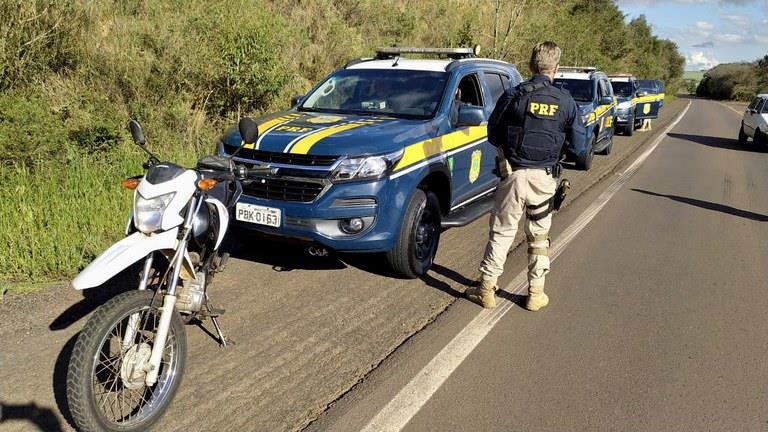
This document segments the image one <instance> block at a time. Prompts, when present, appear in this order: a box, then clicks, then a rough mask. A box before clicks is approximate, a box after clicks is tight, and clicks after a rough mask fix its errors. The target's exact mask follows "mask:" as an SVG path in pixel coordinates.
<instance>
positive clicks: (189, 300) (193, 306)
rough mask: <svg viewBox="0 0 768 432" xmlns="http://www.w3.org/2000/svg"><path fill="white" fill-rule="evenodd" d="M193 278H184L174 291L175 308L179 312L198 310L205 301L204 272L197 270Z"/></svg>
mask: <svg viewBox="0 0 768 432" xmlns="http://www.w3.org/2000/svg"><path fill="white" fill-rule="evenodd" d="M195 277H196V279H195V280H185V281H184V284H183V285H182V286H181V287H179V289H178V291H176V308H177V309H178V310H179V312H185V313H193V312H200V309H202V308H203V302H204V301H205V283H206V277H205V272H197V274H195Z"/></svg>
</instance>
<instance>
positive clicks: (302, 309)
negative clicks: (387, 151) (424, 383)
mask: <svg viewBox="0 0 768 432" xmlns="http://www.w3.org/2000/svg"><path fill="white" fill-rule="evenodd" d="M687 103H688V101H687V100H678V101H676V102H673V103H669V104H667V105H666V106H665V108H664V109H663V111H662V117H661V118H660V119H659V120H658V121H657V122H655V123H654V129H655V130H654V131H653V132H651V133H637V134H636V135H635V136H633V137H617V138H616V142H615V144H614V151H613V153H612V154H611V155H610V156H597V157H596V158H595V164H594V166H593V169H592V170H590V171H589V172H578V171H570V170H567V171H566V173H567V176H568V177H569V178H570V179H571V180H572V181H573V184H574V186H575V187H574V191H573V192H574V193H573V198H572V200H571V201H569V207H568V208H566V210H565V211H563V212H561V213H560V214H558V215H557V216H556V218H555V229H554V232H553V234H554V235H555V238H556V236H557V234H558V233H559V232H560V231H561V230H562V229H563V228H564V227H565V226H568V225H570V224H571V222H573V221H574V220H576V219H577V217H578V215H579V214H580V212H581V211H582V210H583V209H584V208H586V207H587V206H589V205H590V203H592V202H593V201H594V199H595V198H597V197H598V195H599V194H600V192H601V190H602V189H604V188H605V187H607V186H608V185H609V184H610V183H611V182H612V180H613V178H615V177H616V173H617V172H621V170H622V169H623V168H622V167H624V166H626V164H627V163H628V162H629V161H631V160H632V159H634V158H635V157H636V156H637V154H638V153H639V152H640V151H643V149H644V148H647V147H648V145H649V142H651V141H653V139H654V137H655V135H656V134H658V132H659V131H660V130H661V129H663V128H664V125H665V124H669V123H670V122H671V121H672V119H673V118H674V117H676V116H677V114H679V113H680V112H681V110H682V109H683V108H684V106H685V105H686V104H687ZM737 127H738V116H737V115H736V114H735V113H733V112H732V111H730V110H728V109H727V108H726V107H724V106H722V105H719V104H717V103H715V102H709V101H698V100H697V101H693V107H692V108H691V109H690V111H689V113H688V114H687V116H686V117H685V118H684V119H683V121H682V122H681V123H680V124H679V125H678V127H677V128H676V129H675V130H674V132H675V133H678V134H685V135H680V136H678V137H677V138H674V139H672V138H669V139H665V140H664V141H663V142H662V143H661V144H660V146H659V147H658V148H657V149H656V151H655V152H654V153H653V154H652V156H651V157H650V158H649V160H648V161H647V162H646V164H645V165H644V166H643V167H642V169H641V170H640V171H639V172H638V174H637V175H636V177H635V178H633V179H632V180H631V181H630V182H629V183H628V184H626V185H624V186H623V188H622V189H621V190H620V191H619V192H618V193H617V194H616V196H615V197H614V199H613V200H611V201H610V202H609V203H608V205H607V206H606V207H605V209H604V210H603V211H602V212H601V213H600V214H599V215H598V217H597V218H596V219H594V220H593V221H592V222H591V223H590V225H589V226H588V228H587V229H586V230H585V231H583V232H582V233H581V234H579V236H578V237H577V238H576V239H575V240H574V241H573V242H572V244H571V245H570V246H569V247H568V248H567V249H565V250H564V251H563V253H562V256H561V257H560V258H559V259H558V261H556V262H555V267H554V268H555V270H554V271H553V273H552V274H551V276H550V278H549V286H550V287H551V288H550V289H549V290H550V292H551V294H552V302H553V303H552V305H551V306H550V307H549V308H548V309H547V310H546V311H544V312H542V313H541V314H535V315H534V314H530V313H526V312H524V311H523V310H521V309H519V308H514V309H512V310H510V312H509V313H508V314H506V315H505V316H504V317H503V319H501V320H500V321H499V322H498V324H497V325H496V326H495V327H494V329H493V331H492V332H491V333H489V335H488V336H487V338H486V339H485V340H484V341H483V342H482V343H481V344H480V345H479V346H478V348H477V349H476V350H474V351H473V352H472V354H471V355H470V358H468V359H467V360H466V361H465V362H464V363H462V364H461V366H460V368H459V369H457V371H456V372H455V374H453V375H451V376H450V377H449V379H448V381H447V382H446V383H445V385H443V386H442V387H441V388H440V389H439V391H438V392H437V393H435V394H434V396H433V398H431V399H430V400H429V401H428V402H427V403H426V405H425V406H424V407H423V409H421V410H420V411H419V412H418V413H417V415H416V416H415V417H414V418H413V420H412V421H411V422H410V423H409V424H408V426H407V427H408V428H410V429H412V430H441V429H443V430H461V429H465V430H484V429H499V430H514V429H523V430H528V429H533V430H535V429H537V428H538V429H544V430H553V429H565V430H579V429H583V430H592V429H603V428H605V429H611V428H618V429H623V428H622V426H623V425H629V426H628V427H627V428H629V429H633V427H632V426H638V425H639V426H638V428H643V427H646V426H647V427H648V428H649V429H654V430H658V429H660V428H661V429H680V428H681V427H682V426H681V427H678V426H680V425H686V424H687V423H686V422H687V421H689V419H694V420H700V421H704V419H711V418H713V417H716V418H717V421H723V422H724V421H738V420H739V419H744V418H746V417H745V416H749V418H750V419H756V421H757V423H753V424H755V425H762V424H764V423H761V422H764V420H765V419H764V418H762V417H761V414H762V413H761V412H759V411H760V409H761V408H762V409H763V410H765V406H766V404H765V400H764V399H763V395H762V394H760V392H758V391H754V389H756V388H763V387H764V384H765V379H764V376H763V375H760V373H763V372H764V371H763V370H761V369H760V364H761V363H758V361H759V360H758V355H759V354H763V353H765V352H766V343H765V342H766V337H765V336H762V335H761V334H760V333H761V330H764V328H765V320H764V319H763V320H761V319H760V318H761V317H760V316H759V315H758V313H759V312H758V311H759V310H760V309H761V307H760V306H762V305H763V304H764V303H765V301H764V300H762V298H760V297H759V295H758V294H759V291H761V290H762V289H764V288H765V287H766V278H765V274H764V272H762V270H761V266H760V264H763V266H764V264H765V262H766V251H765V244H766V243H765V240H766V234H765V229H763V232H762V233H761V232H760V231H758V229H759V227H761V226H763V225H761V224H763V223H764V222H765V218H766V216H765V215H766V214H768V207H766V206H767V205H768V199H766V194H765V192H764V191H763V185H765V184H766V181H765V180H766V179H765V176H766V175H768V174H766V172H767V171H766V169H765V168H766V163H768V162H767V161H768V159H767V157H768V155H767V154H765V153H755V152H752V151H745V150H744V149H739V148H737V146H736V144H735V141H734V140H732V139H730V137H732V136H734V135H735V132H734V131H735V130H736V128H737ZM713 137H714V138H713ZM717 137H729V139H728V140H723V139H718V138H717ZM726 179H727V181H726ZM642 180H646V182H642ZM758 185H759V186H760V187H758ZM633 188H634V189H638V190H641V191H633V190H631V189H633ZM761 218H762V219H761ZM486 236H487V218H481V219H480V220H478V221H477V222H475V223H474V224H472V225H470V226H467V227H464V228H460V229H452V230H448V231H446V232H445V233H444V234H443V237H442V239H441V245H440V251H439V254H438V258H437V265H436V266H435V267H434V269H433V270H432V271H430V273H429V274H428V275H427V276H426V277H424V278H423V279H421V280H414V281H408V280H400V279H396V278H393V277H392V276H391V275H390V274H388V273H387V272H386V270H385V267H384V264H383V259H382V258H381V257H377V256H361V257H340V259H338V258H325V259H315V258H311V257H309V256H308V255H307V254H306V253H305V252H304V251H302V250H300V249H296V248H291V247H287V246H279V245H275V244H273V243H271V242H265V241H264V240H262V239H259V238H257V237H250V236H247V235H244V234H241V233H238V234H237V235H235V236H234V238H233V245H232V246H231V247H232V248H233V252H235V254H234V256H235V258H234V259H232V260H231V261H230V264H229V266H228V268H227V270H226V271H225V272H224V273H222V274H220V275H219V276H217V280H216V281H215V285H214V287H213V289H212V297H213V299H214V301H216V302H217V304H218V305H221V306H223V307H224V308H226V309H227V313H226V314H225V315H224V316H223V318H222V325H223V327H224V331H225V332H226V333H227V335H228V336H229V337H230V338H231V339H233V340H234V341H235V342H236V345H234V346H233V347H231V348H229V349H226V350H224V349H220V348H218V346H217V345H216V344H215V342H214V341H213V340H212V339H211V338H210V336H208V335H207V334H206V333H205V332H204V331H202V330H201V329H197V328H194V327H190V328H188V341H189V348H188V353H189V354H188V355H189V357H188V363H187V366H188V368H187V371H186V374H185V377H184V382H183V383H182V387H181V389H180V391H179V393H178V394H177V397H176V400H175V402H174V404H173V405H172V406H171V408H170V410H169V411H168V413H167V415H166V416H165V417H164V419H163V420H162V422H161V423H160V424H159V425H158V427H157V430H163V431H166V430H188V431H207V430H238V431H239V430H248V431H256V430H265V431H279V430H289V431H290V430H301V429H304V428H308V429H310V430H343V429H347V430H359V429H360V428H362V427H363V426H365V425H366V424H367V423H368V422H369V421H370V419H371V418H372V417H373V416H374V415H376V413H377V412H379V410H380V409H381V407H382V406H384V405H386V404H387V403H388V402H389V401H390V400H391V398H392V397H393V395H394V394H396V393H397V392H398V391H399V390H400V389H401V388H402V387H403V386H404V385H405V384H407V383H408V382H409V381H410V379H411V378H412V377H413V376H414V375H415V374H416V373H418V372H419V370H420V369H421V368H422V367H423V366H424V364H426V363H427V362H429V360H430V359H431V358H432V357H433V356H434V355H435V354H436V353H437V352H439V351H440V350H441V349H442V348H443V347H444V346H445V345H446V344H447V343H448V342H450V341H451V339H452V338H453V337H454V336H455V335H456V334H457V333H459V332H460V331H461V330H462V329H463V328H465V326H466V325H467V324H468V323H470V322H471V321H472V320H473V318H475V317H476V316H477V315H478V313H479V308H477V307H475V306H474V305H472V304H470V303H468V302H466V301H464V300H457V298H458V297H460V295H461V293H462V292H463V291H464V289H465V288H466V285H467V284H470V283H471V281H472V280H474V279H475V278H476V277H477V275H478V273H477V265H478V263H479V260H480V258H481V254H482V251H483V248H484V246H485V245H484V242H485V238H486ZM617 237H618V238H617ZM760 245H762V246H763V249H762V250H761V249H760ZM523 249H524V248H518V249H517V250H516V251H515V252H514V253H513V254H512V255H511V257H510V260H509V262H508V266H507V268H508V270H507V275H505V278H506V279H508V280H511V279H512V278H513V277H514V275H515V274H516V273H518V272H519V271H520V269H522V268H524V266H525V257H524V250H523ZM521 251H522V253H521ZM506 279H505V280H506ZM732 292H738V293H739V294H740V295H738V296H730V297H729V296H728V294H729V293H732ZM507 297H508V298H512V299H515V297H513V296H507ZM97 304H98V300H92V299H83V297H82V296H81V295H80V293H77V292H75V291H73V290H71V289H69V288H68V287H66V286H61V287H53V288H51V289H48V290H44V291H43V292H40V293H38V294H35V295H29V296H15V297H10V298H6V299H5V300H3V302H1V303H0V316H2V319H0V340H2V345H0V404H2V406H3V417H2V419H0V430H2V431H5V430H10V431H16V430H46V431H48V430H71V426H70V425H69V423H68V421H69V418H68V412H67V407H66V400H65V397H64V377H65V373H66V367H67V358H68V355H69V352H70V351H71V349H72V346H73V344H74V340H75V338H76V335H77V331H78V330H79V329H80V328H82V326H83V324H84V321H85V319H87V316H88V314H89V313H90V312H91V311H92V309H93V307H94V306H95V305H97ZM762 333H764V331H763V332H762ZM689 356H691V358H689ZM471 365H482V367H478V366H471ZM533 366H536V369H533V368H532V367H533ZM736 377H738V378H739V379H738V380H735V378H736ZM736 387H738V388H740V389H742V390H741V391H735V392H734V391H731V389H733V388H736ZM681 389H682V390H681ZM686 400H688V401H691V400H693V401H695V402H690V404H687V403H686ZM608 402H610V403H611V404H610V405H605V404H606V403H608ZM601 403H602V404H603V405H601ZM713 404H715V405H713ZM604 405H605V406H604ZM603 408H604V409H603ZM661 408H663V409H661ZM706 409H708V411H706V412H707V413H708V416H704V417H702V415H703V414H702V411H704V410H706ZM675 416H678V417H675ZM763 417H765V416H763ZM641 418H642V419H643V423H637V422H638V421H639V420H637V419H641ZM734 419H735V420H734ZM675 422H676V423H675ZM694 424H695V423H694ZM704 424H706V425H713V427H712V428H713V429H720V427H719V426H718V425H719V423H716V422H715V423H712V422H706V423H704ZM740 424H741V423H740ZM654 425H656V426H657V427H654ZM659 425H661V427H659ZM667 426H669V427H667ZM673 426H674V427H673ZM723 430H728V429H727V428H726V429H723ZM731 430H733V429H731Z"/></svg>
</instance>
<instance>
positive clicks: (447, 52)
mask: <svg viewBox="0 0 768 432" xmlns="http://www.w3.org/2000/svg"><path fill="white" fill-rule="evenodd" d="M479 50H480V47H479V46H476V47H473V48H414V47H384V48H379V49H377V50H376V58H377V59H379V60H385V59H391V58H395V57H399V56H401V55H403V54H422V55H434V56H438V57H440V56H444V57H448V58H451V59H454V60H457V59H464V58H472V57H476V56H477V52H478V51H479Z"/></svg>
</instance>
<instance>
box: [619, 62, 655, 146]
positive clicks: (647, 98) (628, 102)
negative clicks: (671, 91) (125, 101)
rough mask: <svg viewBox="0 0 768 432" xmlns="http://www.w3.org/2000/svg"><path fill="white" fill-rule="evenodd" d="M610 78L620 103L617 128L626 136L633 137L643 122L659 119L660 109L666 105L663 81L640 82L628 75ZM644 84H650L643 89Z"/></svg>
mask: <svg viewBox="0 0 768 432" xmlns="http://www.w3.org/2000/svg"><path fill="white" fill-rule="evenodd" d="M609 78H610V80H611V85H612V86H613V90H614V91H615V92H616V96H617V97H618V101H619V104H618V107H617V109H616V126H617V127H618V128H619V130H621V131H622V132H623V133H624V135H627V136H630V135H632V134H633V133H634V131H635V129H637V128H638V126H640V124H641V123H642V120H645V119H655V118H658V117H659V108H661V105H662V104H663V103H664V89H663V88H664V87H663V85H662V84H661V81H639V80H637V79H635V77H634V76H632V75H628V74H620V75H611V76H610V77H609ZM643 83H650V84H645V85H646V87H643ZM656 83H658V84H656ZM650 86H652V88H649V87H650Z"/></svg>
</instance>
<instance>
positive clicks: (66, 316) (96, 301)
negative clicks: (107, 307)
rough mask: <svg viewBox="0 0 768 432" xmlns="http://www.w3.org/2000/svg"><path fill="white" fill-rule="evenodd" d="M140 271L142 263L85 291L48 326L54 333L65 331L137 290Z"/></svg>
mask: <svg viewBox="0 0 768 432" xmlns="http://www.w3.org/2000/svg"><path fill="white" fill-rule="evenodd" d="M140 271H141V262H139V263H136V264H134V265H132V266H130V267H128V268H127V269H125V270H123V271H122V272H120V273H118V274H117V275H115V276H114V277H113V278H112V279H110V280H108V281H107V282H105V283H104V284H103V285H101V286H99V287H96V288H91V289H87V290H83V291H82V294H83V299H82V300H80V301H79V302H77V303H75V304H73V305H72V306H70V307H68V308H67V309H66V310H65V311H64V312H62V313H61V314H60V315H59V316H58V317H56V319H54V320H53V322H52V323H51V324H49V325H48V328H49V329H50V330H53V331H56V330H64V329H66V328H67V327H69V326H71V325H72V324H74V323H76V322H77V321H79V320H80V319H82V318H83V317H84V316H86V315H88V314H89V313H91V312H93V311H94V310H95V309H96V308H97V307H99V306H101V305H102V304H104V303H106V302H107V301H108V300H109V299H111V298H112V297H114V296H116V295H118V294H120V293H124V292H126V291H130V290H132V289H136V287H137V286H138V281H139V279H138V275H139V273H140Z"/></svg>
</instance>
